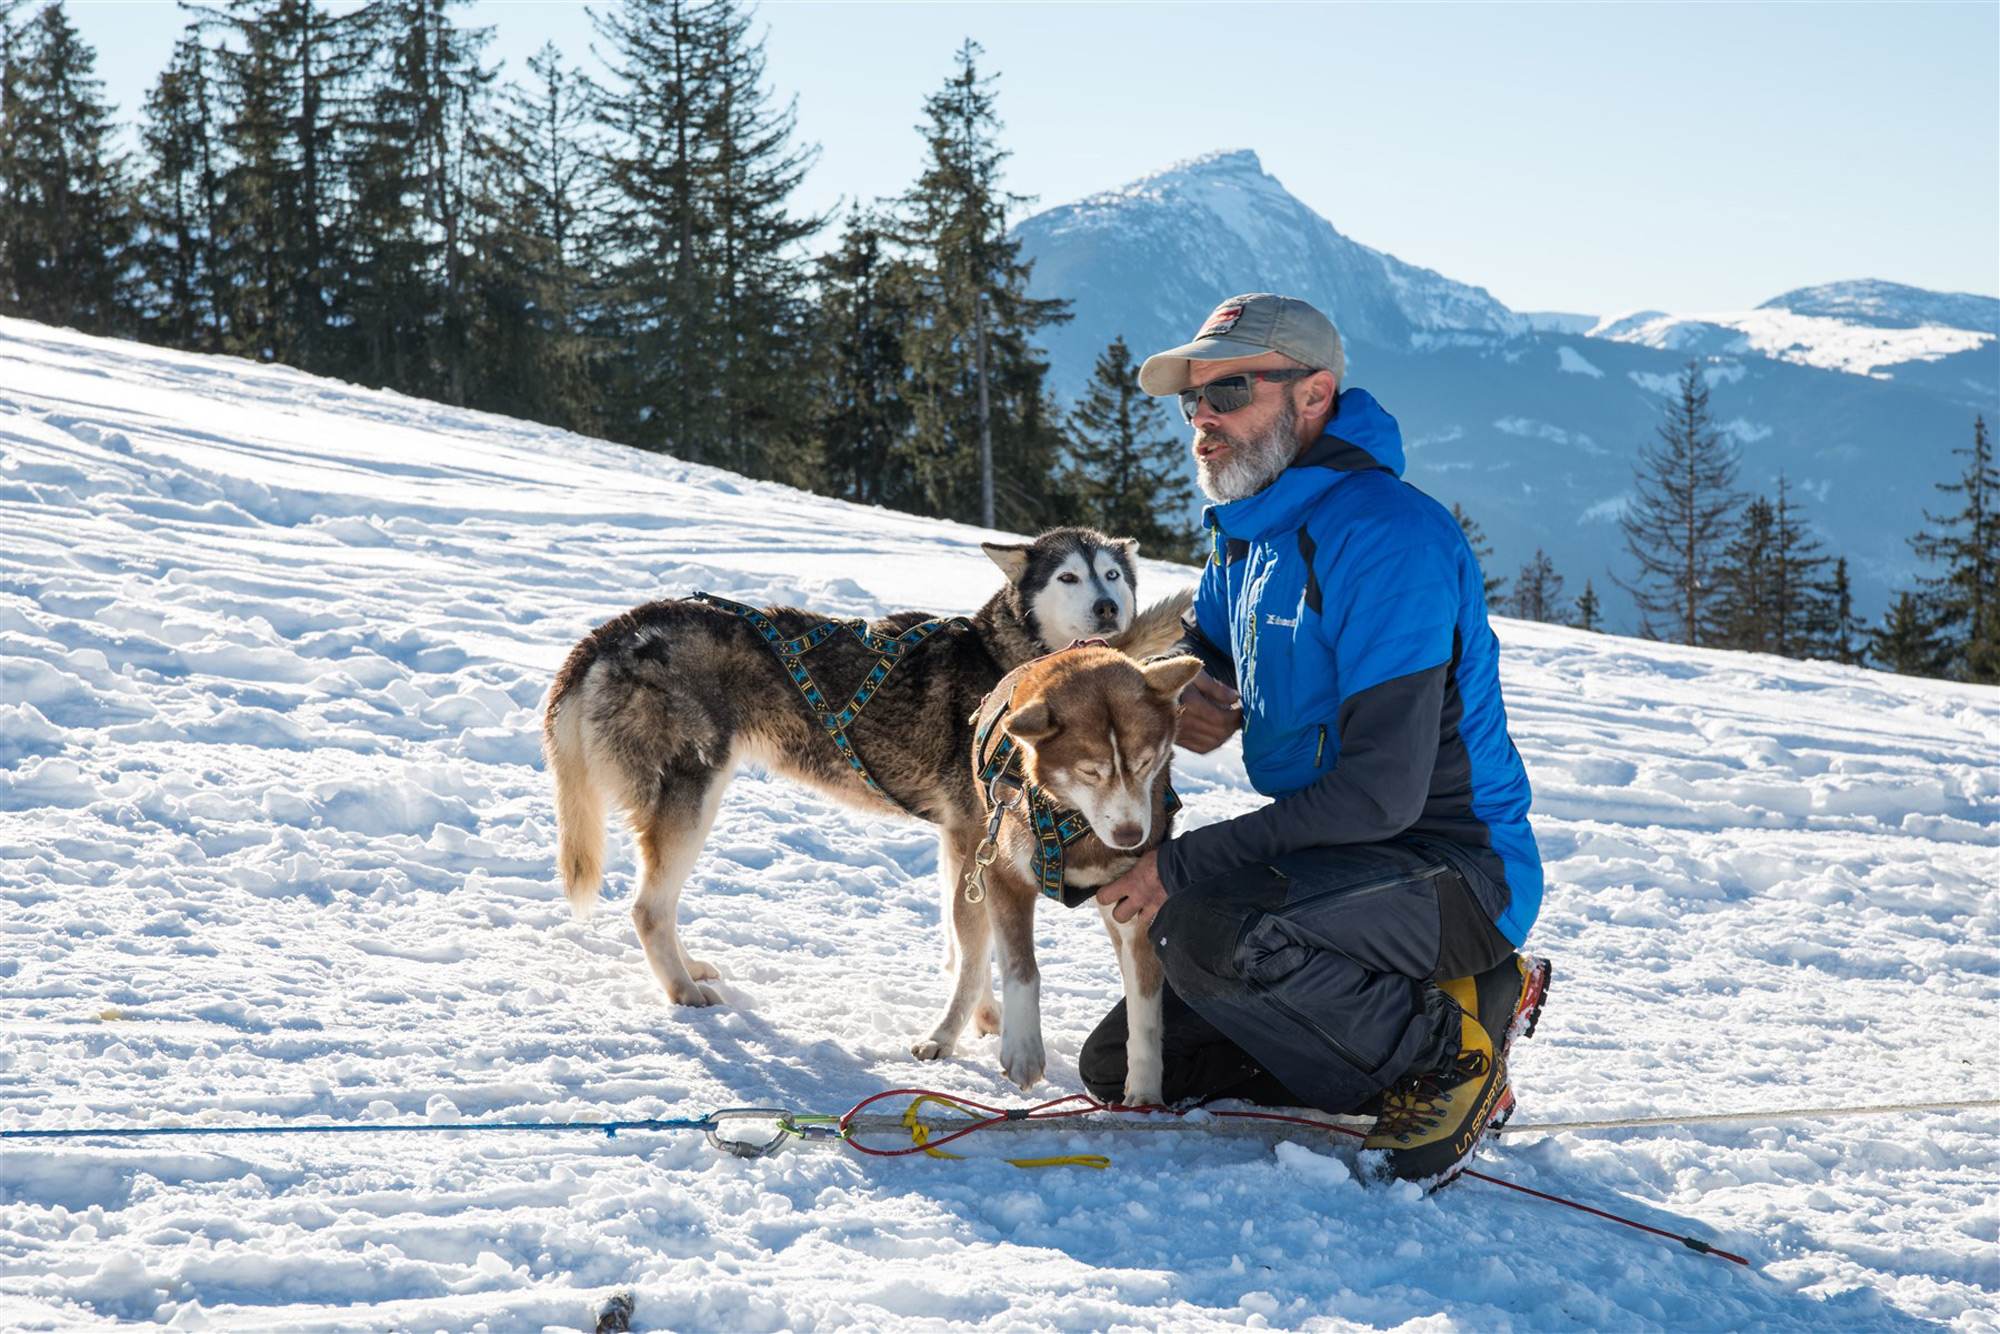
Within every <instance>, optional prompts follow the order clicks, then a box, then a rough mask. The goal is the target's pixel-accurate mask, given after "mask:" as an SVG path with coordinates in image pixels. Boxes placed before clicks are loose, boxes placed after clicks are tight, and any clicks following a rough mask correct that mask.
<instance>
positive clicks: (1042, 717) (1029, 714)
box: [1002, 699, 1056, 746]
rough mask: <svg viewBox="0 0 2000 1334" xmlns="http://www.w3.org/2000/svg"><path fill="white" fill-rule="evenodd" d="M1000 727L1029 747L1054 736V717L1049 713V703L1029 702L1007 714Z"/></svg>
mask: <svg viewBox="0 0 2000 1334" xmlns="http://www.w3.org/2000/svg"><path fill="white" fill-rule="evenodd" d="M1002 726H1004V727H1005V728H1006V729H1007V731H1008V732H1009V733H1011V734H1012V735H1014V736H1016V737H1019V738H1020V739H1021V740H1023V741H1025V742H1027V743H1028V744H1029V745H1031V746H1032V745H1034V744H1035V743H1036V742H1037V741H1046V740H1048V739H1049V738H1050V737H1052V736H1054V735H1055V734H1056V720H1055V715H1054V714H1052V713H1050V712H1049V702H1048V701H1047V700H1045V699H1035V700H1029V701H1028V702H1027V703H1026V704H1024V705H1023V706H1021V707H1020V708H1018V709H1015V710H1014V711H1013V712H1012V713H1009V714H1008V715H1007V721H1006V722H1005V723H1003V724H1002Z"/></svg>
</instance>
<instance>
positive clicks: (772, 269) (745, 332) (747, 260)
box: [593, 0, 821, 476]
mask: <svg viewBox="0 0 2000 1334" xmlns="http://www.w3.org/2000/svg"><path fill="white" fill-rule="evenodd" d="M593 21H594V22H596V24H597V27H598V33H599V35H600V36H601V37H603V38H604V40H605V42H606V44H607V45H608V46H609V47H610V52H609V57H610V59H609V63H610V65H611V72H612V76H613V81H614V87H613V88H612V89H611V91H610V95H609V96H608V97H606V98H605V99H604V101H603V106H604V115H605V120H606V124H607V125H608V126H609V128H610V129H611V130H612V131H613V133H614V134H615V136H616V138H617V144H616V147H615V149H614V151H613V156H612V158H611V162H610V177H611V183H612V186H613V188H614V190H615V194H616V204H615V206H614V208H613V209H612V211H611V214H610V218H609V223H610V228H611V234H612V238H613V243H614V245H615V247H616V252H617V254H616V267H615V291H614V293H613V294H612V299H611V302H610V305H609V306H608V308H607V309H606V310H605V311H604V316H605V319H606V324H605V326H604V327H605V331H606V332H607V333H608V334H609V335H610V336H612V337H615V338H616V339H617V340H618V341H619V344H620V352H619V355H618V361H619V365H620V369H621V373H620V375H619V378H618V379H617V380H616V381H615V382H614V383H613V384H612V385H611V386H610V405H609V411H610V414H611V417H610V421H609V423H608V424H609V426H610V429H611V430H612V431H613V432H614V434H616V435H617V436H618V437H619V438H621V439H626V440H630V441H631V442H633V443H636V444H640V445H644V446H646V447H648V448H654V449H666V450H670V451H672V452H673V453H674V454H676V455H677V456H679V457H681V458H686V459H691V460H700V461H706V462H714V463H720V464H722V465H724V466H727V467H732V468H737V469H739V470H741V471H745V472H749V473H751V474H753V475H758V476H778V475H786V474H790V473H794V472H796V471H798V469H797V468H796V465H795V463H794V461H793V459H792V458H791V454H792V453H793V452H794V451H796V450H797V449H798V448H799V446H800V442H801V440H802V439H803V438H804V436H805V434H806V422H805V413H806V408H805V405H804V404H803V403H802V399H803V398H804V397H805V396H803V395H799V394H789V393H780V392H773V385H774V384H783V383H785V382H787V381H793V380H798V379H799V378H800V377H802V376H803V375H804V373H805V367H804V366H803V365H802V364H801V358H802V349H803V348H804V347H805V346H806V344H807V340H806V338H805V336H804V334H805V316H806V310H805V306H804V303H803V301H802V298H801V290H800V277H801V274H800V269H799V266H798V265H797V264H796V263H795V262H794V260H793V257H792V254H791V251H792V248H793V247H794V245H795V244H796V243H797V242H798V241H800V240H802V239H803V238H805V237H806V236H809V235H810V234H812V233H813V232H814V231H816V230H818V228H819V225H820V221H821V220H820V219H818V218H809V217H794V216H793V215H792V214H791V213H790V212H789V210H788V206H787V202H786V201H787V200H788V198H789V196H790V195H791V193H792V191H793V189H794V188H795V187H796V186H797V184H798V182H799V180H800V179H801V178H802V176H803V175H804V172H805V170H806V168H807V166H808V165H809V164H810V162H811V160H812V158H813V156H814V153H815V151H816V150H813V149H810V148H807V149H800V148H796V147H794V145H793V143H792V135H793V130H794V122H795V114H794V109H793V108H792V107H790V106H788V107H786V108H785V109H784V110H782V111H778V110H773V109H772V108H771V106H770V105H769V102H768V95H767V93H766V92H765V90H764V88H763V77H764V58H763V47H762V44H761V43H760V42H756V41H753V40H751V37H750V21H749V18H748V16H747V14H746V12H745V11H744V10H743V9H742V8H741V7H740V6H739V5H738V4H737V3H736V0H630V2H629V3H627V4H626V5H625V6H624V8H623V9H622V10H621V11H619V12H618V13H616V14H614V15H611V16H608V17H595V16H594V19H593Z"/></svg>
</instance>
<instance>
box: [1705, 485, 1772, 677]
mask: <svg viewBox="0 0 2000 1334" xmlns="http://www.w3.org/2000/svg"><path fill="white" fill-rule="evenodd" d="M1777 527H1778V521H1777V513H1776V511H1774V510H1773V509H1772V508H1771V502H1770V501H1768V500H1766V499H1764V497H1762V496H1754V497H1752V498H1751V500H1750V502H1749V503H1748V504H1747V505H1745V506H1744V507H1743V517H1742V518H1741V519H1740V520H1739V521H1738V523H1737V527H1736V535H1735V536H1734V537H1733V538H1732V539H1731V540H1730V543H1729V546H1728V547H1727V548H1725V549H1724V551H1723V553H1722V557H1721V559H1720V560H1719V561H1717V562H1716V565H1715V576H1716V585H1717V588H1718V592H1719V596H1718V598H1717V599H1716V605H1715V629H1714V631H1713V632H1712V633H1711V634H1710V635H1709V636H1708V642H1709V643H1711V644H1713V645H1715V646H1716V647H1719V648H1733V649H1741V650H1743V651H1744V652H1746V653H1775V652H1777V651H1778V649H1777V645H1778V638H1779V629H1778V617H1779V613H1778V592H1777V585H1778V580H1779V576H1778V573H1777V563H1778V555H1777V546H1778V538H1777Z"/></svg>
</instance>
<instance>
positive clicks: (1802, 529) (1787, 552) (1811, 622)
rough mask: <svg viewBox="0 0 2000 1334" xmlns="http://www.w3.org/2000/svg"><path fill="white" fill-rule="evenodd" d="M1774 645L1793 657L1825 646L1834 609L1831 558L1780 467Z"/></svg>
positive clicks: (1774, 540) (1775, 527)
mask: <svg viewBox="0 0 2000 1334" xmlns="http://www.w3.org/2000/svg"><path fill="white" fill-rule="evenodd" d="M1771 539H1772V542H1771V629H1772V641H1771V650H1772V652H1774V653H1777V654H1779V655H1781V656H1783V657H1787V658H1809V657H1812V656H1813V655H1814V654H1816V653H1820V652H1822V651H1823V648H1824V643H1825V639H1826V626H1827V624H1828V622H1829V620H1830V619H1831V615H1832V613H1831V612H1830V610H1829V608H1828V603H1829V602H1830V601H1831V599H1832V590H1831V589H1830V588H1829V587H1828V586H1827V583H1826V581H1825V579H1824V578H1822V577H1821V574H1820V571H1821V569H1822V568H1824V567H1825V566H1826V564H1827V562H1828V557H1827V556H1826V555H1825V554H1824V552H1823V549H1822V547H1821V544H1820V540H1819V538H1818V537H1817V536H1816V535H1815V534H1814V533H1813V531H1812V528H1811V526H1810V525H1808V524H1807V523H1806V521H1805V517H1804V510H1803V508H1802V507H1801V506H1800V505H1799V504H1798V503H1797V502H1796V501H1795V500H1793V499H1792V491H1791V486H1790V484H1789V483H1788V482H1787V481H1786V479H1785V474H1784V472H1783V471H1782V470H1781V471H1780V472H1779V473H1778V502H1777V504H1776V505H1775V506H1773V507H1772V526H1771Z"/></svg>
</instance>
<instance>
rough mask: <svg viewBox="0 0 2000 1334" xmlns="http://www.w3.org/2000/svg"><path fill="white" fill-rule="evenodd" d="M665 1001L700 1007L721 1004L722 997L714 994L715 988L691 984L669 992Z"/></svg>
mask: <svg viewBox="0 0 2000 1334" xmlns="http://www.w3.org/2000/svg"><path fill="white" fill-rule="evenodd" d="M667 999H668V1000H671V1001H672V1002H673V1003H674V1004H676V1005H694V1006H701V1005H720V1004H722V997H721V996H720V995H718V994H716V990H715V988H713V987H705V986H703V985H702V984H701V983H699V982H691V983H689V984H688V985H687V986H685V987H682V988H680V989H678V990H675V991H669V992H668V993H667Z"/></svg>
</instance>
